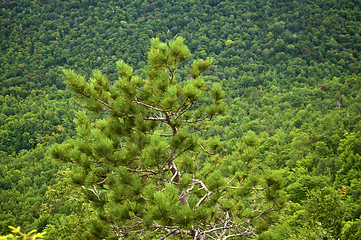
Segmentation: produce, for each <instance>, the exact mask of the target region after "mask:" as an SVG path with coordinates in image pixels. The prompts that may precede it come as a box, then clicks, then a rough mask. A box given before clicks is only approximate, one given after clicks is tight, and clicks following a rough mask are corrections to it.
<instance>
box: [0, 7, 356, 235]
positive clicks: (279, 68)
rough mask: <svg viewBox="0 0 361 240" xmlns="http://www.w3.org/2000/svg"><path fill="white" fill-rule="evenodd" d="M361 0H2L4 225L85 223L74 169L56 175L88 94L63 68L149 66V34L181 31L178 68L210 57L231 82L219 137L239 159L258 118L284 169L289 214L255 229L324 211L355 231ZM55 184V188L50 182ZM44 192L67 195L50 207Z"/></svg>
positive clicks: (112, 71) (330, 226) (268, 162)
mask: <svg viewBox="0 0 361 240" xmlns="http://www.w3.org/2000/svg"><path fill="white" fill-rule="evenodd" d="M360 6H361V2H360V1H359V0H354V1H342V0H340V1H336V0H334V1H332V0H327V1H325V0H316V1H293V2H290V1H282V0H280V1H277V0H274V1H261V0H253V1H248V2H247V1H246V2H244V1H229V0H227V1H220V0H210V1H167V2H165V1H160V0H159V1H121V2H117V1H105V0H104V1H102V0H89V1H56V0H53V1H51V0H49V1H46V0H44V1H28V0H22V1H3V2H2V3H0V26H1V27H0V49H1V55H0V89H1V94H0V104H1V113H0V151H1V152H0V158H1V162H0V164H1V165H0V166H1V170H0V188H1V189H0V196H1V201H0V206H1V212H0V232H1V233H0V234H6V233H8V232H9V230H8V227H7V226H8V225H13V226H17V225H20V226H22V227H23V228H24V229H26V230H27V231H28V230H31V229H37V230H38V231H42V230H43V229H44V228H45V227H46V225H47V224H50V225H49V226H48V227H47V231H48V232H50V235H49V236H52V238H51V239H57V238H59V239H61V237H64V236H61V234H60V233H59V230H63V231H64V234H65V233H66V232H67V231H68V235H69V236H76V234H78V233H77V232H76V230H71V229H72V227H74V225H75V224H78V225H81V224H84V223H83V222H82V221H81V217H80V216H82V214H85V213H84V211H83V212H80V211H79V212H78V213H77V212H76V210H75V209H77V207H79V206H80V205H81V204H82V203H76V204H79V205H76V204H75V203H74V205H73V206H72V204H71V201H69V202H66V203H65V204H62V203H61V201H62V200H61V197H64V195H62V192H61V191H62V190H64V185H66V184H65V183H64V185H61V182H62V181H64V182H65V181H66V180H61V179H64V178H61V177H60V178H59V179H58V180H55V176H54V174H55V173H56V172H57V171H58V170H64V171H65V170H66V169H67V168H68V167H71V166H69V165H56V164H55V163H54V162H53V161H52V160H50V159H49V157H48V156H49V152H48V150H49V149H50V148H51V146H52V145H53V144H54V143H62V142H63V141H66V140H69V139H72V138H75V135H76V133H75V125H74V123H73V119H74V118H75V116H76V112H77V111H78V110H79V106H80V105H81V103H79V102H76V101H74V100H72V95H71V93H70V91H69V90H68V89H66V87H65V84H64V77H63V72H62V69H73V70H75V71H76V72H77V73H79V74H82V75H84V76H85V77H86V78H89V77H91V76H92V71H93V70H94V69H99V70H100V71H101V72H102V73H104V74H106V75H107V76H108V78H109V79H110V80H112V81H113V80H115V79H117V78H118V77H117V70H116V64H115V63H116V61H118V60H120V59H122V60H124V61H125V62H126V63H127V64H129V65H131V66H132V67H133V68H134V69H135V72H136V73H139V74H140V75H142V72H143V70H144V69H145V68H146V64H147V62H146V61H147V60H146V59H147V55H146V53H147V52H148V49H149V47H150V39H151V38H154V37H158V38H159V39H160V40H161V41H169V40H172V39H173V38H174V37H178V36H181V37H183V38H184V39H185V44H186V45H187V46H188V47H189V49H190V51H191V53H192V56H191V57H190V59H189V60H188V62H186V63H185V64H184V65H183V66H182V67H181V68H180V69H179V71H178V72H177V77H178V78H180V79H183V80H185V79H186V76H187V75H188V73H189V71H190V68H189V67H187V66H189V65H190V63H191V62H193V60H195V59H197V58H206V57H212V58H213V59H214V60H213V67H212V68H211V69H210V70H208V71H207V72H205V74H204V80H206V81H209V82H219V83H221V85H222V88H223V89H224V90H225V93H226V100H225V101H226V102H227V105H228V111H227V113H226V114H225V115H223V116H220V117H217V118H216V119H215V120H214V121H213V122H212V126H211V128H210V130H209V131H208V132H207V136H208V137H212V136H220V139H221V140H222V141H223V142H224V144H223V150H222V151H220V155H221V156H222V158H223V159H224V161H225V162H227V161H228V162H229V163H230V164H231V161H232V159H231V158H230V157H228V155H229V154H230V153H232V152H233V151H234V150H235V147H234V146H235V145H236V142H238V141H239V140H240V139H242V137H243V136H244V135H245V134H246V133H247V132H248V131H253V132H255V133H256V134H257V136H258V138H259V139H260V148H259V153H260V154H259V157H258V158H259V160H258V161H259V168H260V169H273V170H280V171H283V172H284V174H285V176H286V177H285V178H284V188H285V190H286V191H287V193H288V195H287V200H288V201H289V202H288V204H287V206H286V207H285V208H284V210H282V212H281V213H282V214H281V215H282V216H283V217H281V218H280V219H279V223H278V224H275V225H273V226H272V227H271V228H270V230H268V231H266V232H264V233H263V235H260V237H261V238H262V237H263V238H264V239H283V238H291V236H292V237H293V238H294V239H302V238H304V239H316V237H317V236H318V235H317V234H318V229H317V227H318V226H319V225H318V224H317V222H319V223H321V228H322V229H324V230H325V231H326V232H327V234H329V235H332V236H333V237H334V238H336V239H337V238H341V239H358V238H359V236H360V234H361V230H360V229H361V222H360V216H361V207H360V203H361V193H360V191H359V186H360V185H361V173H360V171H361V169H360V164H361V160H360V154H361V152H360V140H361V133H360V130H361V123H360V120H361V113H360V109H361V95H360V90H361V65H360V63H361V62H360V58H361V38H360V34H361V33H360V29H361V9H360ZM65 172H66V171H65ZM59 174H60V173H59ZM59 174H58V175H59ZM62 174H65V173H64V172H62ZM60 175H61V174H60ZM56 184H57V185H56ZM48 188H50V189H56V190H57V191H59V192H56V193H54V192H51V191H48V193H47V194H46V195H45V192H46V191H47V190H48ZM65 188H66V187H65ZM64 191H71V189H65V190H64ZM56 194H59V195H60V196H56ZM61 195H62V196H61ZM57 198H58V199H57ZM63 200H64V201H66V199H63ZM45 203H49V204H55V203H56V204H60V205H59V207H57V208H55V209H53V210H52V211H53V212H52V213H49V211H50V210H49V209H48V208H46V207H44V206H43V208H41V206H42V205H44V204H45ZM83 207H84V206H83ZM84 208H85V211H90V212H91V209H88V208H86V207H84ZM325 212H327V213H328V214H325ZM77 214H78V215H77ZM70 220H71V221H70ZM72 224H73V225H72ZM305 229H311V230H309V231H305ZM281 233H282V234H284V235H282V236H281V235H280V234H281ZM51 234H53V235H51ZM72 234H73V235H72ZM74 234H75V235H74ZM307 234H308V235H307ZM69 238H71V237H69ZM78 238H80V237H79V236H78ZM49 239H50V237H49Z"/></svg>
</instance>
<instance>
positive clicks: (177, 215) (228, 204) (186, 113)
mask: <svg viewBox="0 0 361 240" xmlns="http://www.w3.org/2000/svg"><path fill="white" fill-rule="evenodd" d="M189 56H190V52H189V50H188V48H187V47H186V46H185V45H184V44H183V39H182V38H176V39H175V40H172V41H170V42H169V43H162V42H160V41H159V39H152V40H151V48H150V51H149V55H148V58H149V60H148V63H149V65H148V66H147V68H146V69H147V70H146V72H145V75H146V78H145V79H141V77H139V76H137V75H134V73H133V69H132V68H131V67H130V66H128V65H127V64H125V63H124V62H123V61H119V62H117V69H118V74H119V79H118V81H115V82H113V83H112V82H110V81H109V80H108V79H107V78H106V77H105V76H104V75H102V74H101V73H100V72H99V71H94V72H93V74H94V78H93V79H92V80H91V81H90V82H87V81H86V80H85V78H84V77H82V76H80V75H77V74H75V72H74V71H72V70H66V71H64V73H65V76H66V79H67V85H68V86H69V88H70V89H72V91H73V92H74V93H75V94H76V97H78V98H80V99H82V100H83V101H84V107H86V108H87V109H88V112H87V113H86V112H81V113H80V114H79V117H78V120H77V130H78V138H77V139H76V140H74V141H69V142H68V143H64V144H62V145H56V146H55V147H54V148H53V149H52V156H53V158H54V159H56V160H58V161H61V162H65V163H67V162H68V163H72V164H74V165H75V166H74V168H73V170H72V171H71V178H72V179H73V181H74V183H75V184H78V185H80V186H81V188H82V189H83V194H78V197H77V198H81V199H84V201H86V202H90V203H91V205H92V208H93V209H94V211H95V212H96V215H97V218H96V219H94V218H93V219H88V220H87V221H88V222H89V223H90V224H88V225H87V226H88V228H89V232H90V233H91V234H92V236H93V237H95V238H114V237H115V236H116V235H117V234H121V235H122V236H124V237H126V238H131V239H133V238H138V236H139V234H141V235H144V236H146V237H147V238H151V237H156V236H158V237H163V238H165V237H167V236H169V235H171V234H173V235H175V236H177V235H178V236H182V235H188V236H191V237H192V238H193V239H201V238H203V237H214V236H216V235H217V234H223V236H225V237H228V238H232V237H237V236H242V235H246V236H254V235H256V233H257V232H260V231H262V230H263V228H264V226H266V224H265V223H264V219H265V218H267V221H270V222H272V221H273V220H272V219H273V217H271V216H272V215H270V214H268V213H269V212H272V211H274V210H277V209H279V208H280V207H281V206H282V202H283V200H284V199H283V196H282V195H283V194H282V183H281V182H280V180H281V177H282V176H281V175H280V174H278V173H276V172H271V171H269V172H268V173H267V174H266V175H265V178H264V179H263V178H260V177H259V175H258V173H257V172H259V171H260V170H257V168H256V167H255V166H256V158H257V154H258V151H257V148H258V144H259V141H258V139H257V136H256V135H255V134H254V133H249V134H247V136H245V138H244V140H243V144H239V145H238V146H239V147H238V151H236V152H235V153H234V155H233V156H230V158H234V159H237V161H235V162H233V163H232V168H231V169H230V170H231V172H228V171H227V168H228V166H227V165H223V164H221V163H219V164H213V162H219V161H220V160H221V159H222V158H221V156H219V155H217V154H216V152H217V150H218V149H219V148H220V147H221V141H220V138H219V137H215V138H213V139H212V138H209V139H207V140H206V141H205V140H202V139H201V135H204V133H205V131H206V129H207V127H206V126H207V124H208V123H207V122H208V121H210V120H211V119H213V118H214V117H215V116H217V115H220V114H222V113H224V111H225V104H224V100H223V98H224V93H223V91H222V89H221V86H220V84H218V83H215V84H213V87H212V88H211V89H209V93H208V94H207V93H206V91H205V90H207V87H206V84H205V82H204V81H203V80H202V79H201V77H200V74H201V73H202V72H204V71H206V70H208V69H209V68H210V66H211V60H210V59H206V60H202V59H199V60H195V61H194V62H193V64H192V66H191V71H190V76H191V78H189V79H178V78H177V75H176V71H177V70H178V69H179V67H180V64H181V63H182V62H184V61H185V60H186V59H187V57H189ZM203 97H205V98H206V100H207V106H206V103H205V102H203V101H202V98H203ZM207 142H208V144H207ZM207 145H208V146H207ZM209 154H210V155H214V156H212V157H211V158H208V157H207V155H209ZM216 167H218V168H219V169H218V170H217V168H216ZM222 169H224V170H222ZM222 172H224V173H225V174H226V175H229V177H227V178H225V176H224V175H222ZM55 198H56V197H55ZM236 199H237V200H236ZM239 209H243V211H239ZM170 229H171V230H170ZM242 229H243V230H242ZM154 230H156V231H154Z"/></svg>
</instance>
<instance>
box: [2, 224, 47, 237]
mask: <svg viewBox="0 0 361 240" xmlns="http://www.w3.org/2000/svg"><path fill="white" fill-rule="evenodd" d="M9 228H11V229H12V230H11V232H13V233H14V234H15V235H13V234H9V235H6V236H0V239H2V240H15V239H24V240H35V239H40V238H44V235H46V232H42V233H36V230H32V231H30V232H29V233H22V232H21V231H20V227H17V228H14V227H11V226H9ZM18 235H20V236H21V238H19V236H18Z"/></svg>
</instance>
